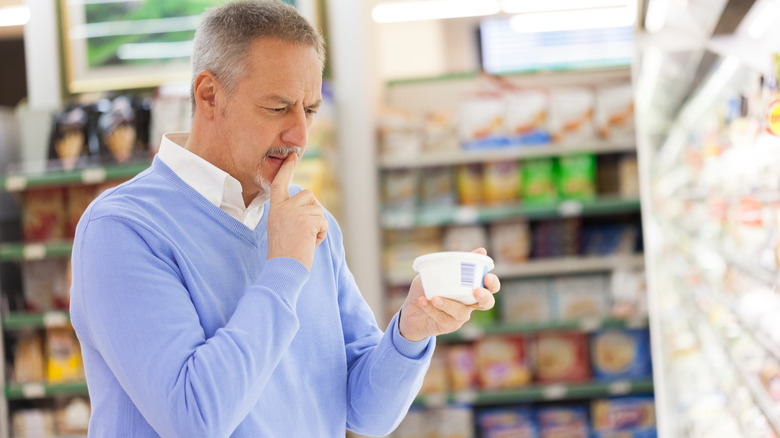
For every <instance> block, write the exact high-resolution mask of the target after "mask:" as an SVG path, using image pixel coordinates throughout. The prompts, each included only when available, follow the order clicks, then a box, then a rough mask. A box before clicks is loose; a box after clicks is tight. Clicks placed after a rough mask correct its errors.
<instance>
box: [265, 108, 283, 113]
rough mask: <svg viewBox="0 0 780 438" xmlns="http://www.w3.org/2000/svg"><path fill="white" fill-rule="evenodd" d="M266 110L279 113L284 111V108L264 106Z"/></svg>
mask: <svg viewBox="0 0 780 438" xmlns="http://www.w3.org/2000/svg"><path fill="white" fill-rule="evenodd" d="M266 109H267V110H268V111H271V112H272V113H281V112H282V111H284V108H266Z"/></svg>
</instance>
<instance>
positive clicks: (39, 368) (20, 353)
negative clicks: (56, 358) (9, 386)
mask: <svg viewBox="0 0 780 438" xmlns="http://www.w3.org/2000/svg"><path fill="white" fill-rule="evenodd" d="M44 377H45V373H44V359H43V337H42V336H41V333H40V332H38V331H21V332H19V338H18V340H17V342H16V346H15V348H14V365H13V377H12V378H11V379H12V381H13V382H14V383H40V382H43V380H44Z"/></svg>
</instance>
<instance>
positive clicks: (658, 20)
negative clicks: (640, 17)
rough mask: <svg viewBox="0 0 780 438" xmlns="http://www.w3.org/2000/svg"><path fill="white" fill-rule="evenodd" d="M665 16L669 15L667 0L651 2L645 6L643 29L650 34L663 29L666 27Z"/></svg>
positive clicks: (653, 0)
mask: <svg viewBox="0 0 780 438" xmlns="http://www.w3.org/2000/svg"><path fill="white" fill-rule="evenodd" d="M667 15H669V0H652V1H651V2H650V3H648V5H647V15H646V16H645V29H647V31H648V32H650V33H655V32H658V31H659V30H661V29H663V28H664V26H666V16H667Z"/></svg>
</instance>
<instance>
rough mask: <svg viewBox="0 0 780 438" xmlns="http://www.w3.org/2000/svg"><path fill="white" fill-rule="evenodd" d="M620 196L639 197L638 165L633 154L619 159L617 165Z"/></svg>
mask: <svg viewBox="0 0 780 438" xmlns="http://www.w3.org/2000/svg"><path fill="white" fill-rule="evenodd" d="M618 175H619V186H620V195H621V196H625V197H639V163H638V162H637V158H636V155H635V154H627V155H623V156H621V157H620V163H619V164H618Z"/></svg>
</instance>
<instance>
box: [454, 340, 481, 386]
mask: <svg viewBox="0 0 780 438" xmlns="http://www.w3.org/2000/svg"><path fill="white" fill-rule="evenodd" d="M447 370H448V371H449V376H450V389H452V390H453V391H465V390H468V389H473V388H475V387H476V384H477V364H476V358H475V357H474V347H473V346H472V345H470V344H460V345H453V346H451V347H449V348H448V349H447Z"/></svg>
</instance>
